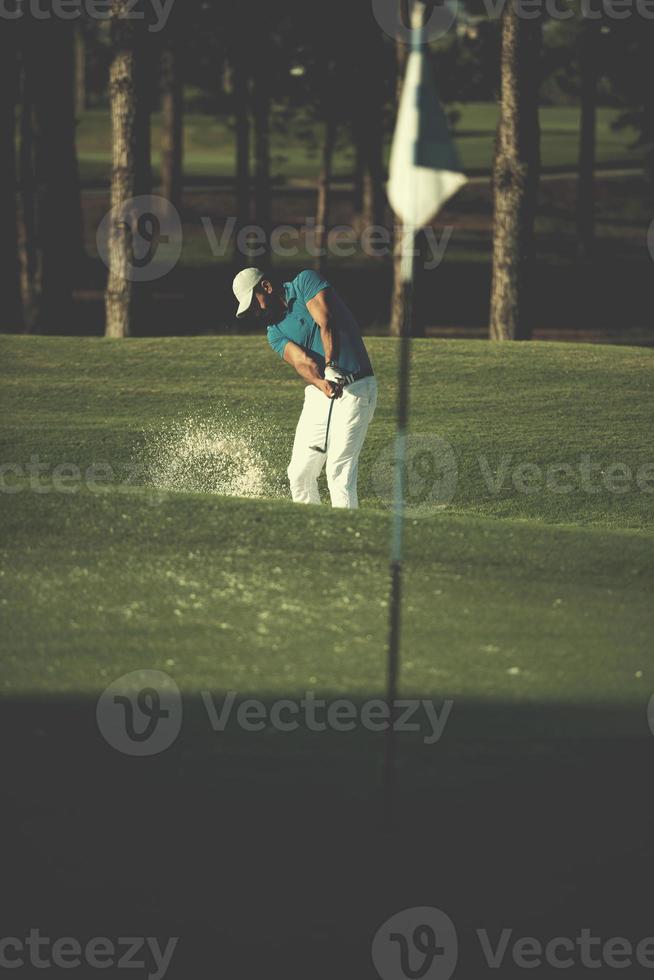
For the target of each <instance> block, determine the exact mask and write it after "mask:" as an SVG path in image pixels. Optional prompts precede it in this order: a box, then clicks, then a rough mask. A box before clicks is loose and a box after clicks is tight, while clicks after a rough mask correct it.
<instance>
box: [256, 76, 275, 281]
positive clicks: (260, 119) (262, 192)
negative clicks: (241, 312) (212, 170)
mask: <svg viewBox="0 0 654 980" xmlns="http://www.w3.org/2000/svg"><path fill="white" fill-rule="evenodd" d="M254 158H255V189H254V209H255V218H254V220H255V222H256V224H257V225H258V227H259V228H260V229H261V230H262V232H263V236H264V238H265V246H264V250H263V253H262V254H261V255H259V256H257V258H256V264H257V265H260V266H262V267H263V268H264V269H266V268H268V267H269V265H270V260H271V254H270V231H271V209H270V81H269V78H268V72H267V70H266V67H265V61H264V59H262V58H257V59H256V68H255V74H254Z"/></svg>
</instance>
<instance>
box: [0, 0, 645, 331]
mask: <svg viewBox="0 0 654 980" xmlns="http://www.w3.org/2000/svg"><path fill="white" fill-rule="evenodd" d="M394 2H395V0H389V3H388V5H387V6H388V7H389V9H391V8H393V5H394ZM431 6H433V4H427V5H426V7H425V10H424V16H425V17H426V18H427V19H428V18H429V10H430V7H431ZM110 7H111V9H110V16H108V17H105V18H102V19H94V18H92V17H90V16H89V15H88V12H84V13H83V15H82V16H80V17H78V18H71V19H68V20H63V19H61V18H58V17H57V16H55V13H54V11H53V14H52V16H50V17H46V16H43V15H41V16H40V17H38V18H37V17H35V16H34V15H33V13H30V10H29V8H28V7H27V6H26V7H25V12H24V15H23V16H20V17H17V18H15V19H9V18H8V17H6V16H5V17H2V18H0V72H1V77H0V154H1V155H2V163H3V174H4V175H5V176H4V180H3V182H2V188H3V194H2V201H3V204H2V222H1V223H0V227H1V231H0V251H1V253H2V268H3V282H4V290H3V295H4V297H5V302H4V304H3V316H2V323H1V327H2V329H9V330H23V331H26V332H43V333H65V332H67V325H68V324H69V322H70V320H71V315H72V306H73V293H74V291H75V289H77V288H79V287H80V284H83V283H85V282H86V281H87V279H88V277H89V275H90V276H91V278H93V277H94V276H95V278H96V279H97V276H98V272H97V271H94V272H92V273H91V272H89V269H91V268H93V269H96V270H97V266H98V262H97V260H96V259H95V258H94V257H93V256H89V255H86V254H85V248H84V213H83V212H84V208H83V203H82V202H83V199H84V198H83V192H82V189H81V186H80V176H79V167H78V162H77V153H76V129H77V121H78V120H79V117H80V114H81V113H83V112H84V111H85V109H86V108H88V107H89V106H101V105H104V106H107V107H108V108H109V110H110V115H111V126H112V130H111V132H112V137H111V138H112V155H113V159H112V165H111V172H108V173H107V174H106V184H109V185H110V187H111V205H112V208H113V209H114V212H115V213H119V212H120V209H121V207H123V206H124V204H125V202H127V201H129V200H130V199H132V198H134V197H138V196H140V195H148V194H150V193H151V192H153V191H154V192H156V193H157V194H159V195H161V196H162V197H164V198H166V199H167V200H168V201H170V202H171V204H172V205H173V207H174V208H176V209H177V210H178V211H180V212H182V214H183V212H184V194H183V192H184V184H185V180H184V157H183V139H184V112H185V107H186V106H185V97H184V93H185V91H188V90H192V91H193V92H194V100H195V108H196V109H201V110H202V111H204V112H206V113H210V114H213V115H217V116H221V117H223V118H229V119H230V120H231V123H232V126H231V138H232V139H233V143H234V146H235V149H236V164H235V170H234V174H233V185H232V186H233V191H234V207H235V211H234V216H235V218H236V222H237V228H242V227H245V226H246V225H248V224H250V223H254V224H256V225H258V226H259V227H260V228H261V229H263V231H264V233H265V236H266V241H265V251H264V254H263V256H261V255H259V256H257V258H256V262H257V264H264V265H267V264H274V261H275V256H274V255H272V254H271V252H270V246H269V233H270V231H271V230H272V228H273V223H274V213H273V199H274V195H273V184H272V174H273V165H272V161H271V136H272V135H273V132H272V128H273V127H276V129H277V130H279V129H280V128H281V129H282V131H283V129H284V126H287V127H288V126H290V125H291V124H292V123H291V120H292V119H293V118H295V117H294V115H293V113H294V111H295V110H297V109H298V108H299V107H302V108H303V109H304V110H305V111H306V113H308V118H309V119H310V120H311V122H312V126H311V134H310V136H308V138H310V139H314V140H315V139H317V140H318V144H319V145H318V146H317V147H316V151H317V153H318V156H319V160H320V166H319V173H318V176H317V179H316V181H315V219H316V224H317V226H318V228H319V229H320V230H319V233H318V243H319V244H324V242H325V241H326V236H327V232H328V230H329V227H330V222H331V221H332V214H333V210H334V207H333V204H334V201H333V190H334V186H335V184H334V175H333V163H334V155H335V153H336V150H337V148H338V146H339V145H342V144H343V142H344V141H345V142H346V143H347V145H348V146H349V147H351V150H352V159H353V168H352V175H351V186H352V188H353V189H352V206H353V209H354V214H355V224H356V226H357V227H359V228H361V229H363V228H370V227H372V226H378V225H380V226H384V225H386V226H388V225H389V222H390V223H391V224H392V216H390V215H389V212H388V207H387V203H386V196H385V186H384V185H385V180H386V173H385V163H384V159H385V158H384V147H385V145H386V143H387V141H388V138H389V135H390V133H391V132H392V129H393V125H394V121H395V111H396V106H397V99H398V92H399V88H400V86H401V80H402V75H403V70H404V63H405V58H406V46H405V45H404V44H402V43H399V42H397V40H396V39H395V38H393V37H392V36H389V34H388V33H387V32H386V31H384V30H382V29H381V27H380V25H379V23H378V22H377V20H376V19H375V14H374V10H373V5H372V4H371V3H349V2H345V0H333V2H332V3H330V4H329V5H317V4H315V5H314V4H307V3H302V2H299V0H267V2H264V0H256V2H252V3H248V4H235V5H227V4H224V3H219V2H217V0H216V2H207V3H203V2H200V0H184V4H183V5H182V4H181V3H179V2H178V3H176V4H175V3H173V4H172V5H171V6H170V7H169V8H167V9H166V11H165V19H164V17H163V15H162V12H161V10H160V9H159V8H158V6H157V7H156V8H155V6H154V5H153V4H151V3H147V2H145V0H139V3H138V4H137V5H136V7H135V8H133V9H134V11H135V12H136V13H139V14H142V15H143V18H142V19H132V17H129V18H127V17H126V16H125V14H126V12H127V11H128V10H132V4H131V3H130V4H128V3H127V2H126V0H112V2H111V5H110ZM21 9H22V8H21ZM80 9H81V10H82V11H84V10H85V8H84V5H83V4H81V3H80ZM601 9H602V8H599V7H598V11H601ZM39 10H40V11H41V14H43V11H47V4H45V3H42V4H41V5H40V8H39ZM397 12H398V17H400V18H404V19H405V20H406V18H407V17H408V16H410V13H411V4H409V3H406V2H403V0H397ZM483 14H484V10H483V8H482V7H481V5H479V9H477V7H476V6H475V5H469V6H468V8H467V9H465V10H462V11H461V12H460V16H459V21H458V22H457V25H455V26H454V27H453V28H452V29H451V30H450V31H449V32H448V33H447V34H446V35H445V36H444V37H443V38H441V39H439V40H438V41H436V42H435V43H433V44H432V46H431V55H432V59H433V63H434V69H435V73H436V76H437V80H438V85H439V89H440V92H441V96H442V99H443V101H444V102H446V103H447V104H455V103H462V102H465V101H466V100H473V99H474V100H484V101H491V100H497V101H498V102H499V104H500V123H499V130H498V136H497V146H496V156H495V164H494V168H493V193H494V241H493V276H492V289H491V299H490V309H489V319H488V322H489V329H490V334H491V336H493V337H494V338H497V339H507V338H520V337H526V336H529V333H530V327H531V322H532V314H531V310H530V308H529V296H530V295H531V285H530V284H531V277H532V275H533V267H534V260H535V248H534V220H535V216H536V211H537V206H538V187H539V161H540V152H539V145H540V140H539V131H538V105H539V103H540V104H542V103H543V102H548V101H549V102H552V101H559V102H562V103H567V104H576V105H580V106H581V109H582V116H581V118H582V125H581V130H580V144H579V178H578V180H579V190H578V194H577V229H578V253H579V260H580V261H583V262H586V263H588V262H592V260H593V252H594V237H595V222H594V214H595V184H594V179H595V166H594V164H595V155H594V149H595V139H596V118H597V116H596V110H597V107H598V106H599V105H610V106H617V107H620V108H621V114H622V122H623V123H624V124H625V125H626V124H629V125H632V126H635V127H636V130H637V132H638V133H639V139H640V142H641V143H642V146H643V147H644V148H645V160H646V164H647V166H648V168H649V170H650V172H651V171H654V84H652V83H653V82H654V77H653V72H654V40H653V39H654V25H653V24H652V22H651V21H648V20H644V19H643V18H640V17H637V16H635V15H634V16H632V17H630V18H629V19H622V20H616V19H609V18H607V16H606V14H600V17H599V19H598V20H593V19H589V18H587V17H586V18H584V17H581V16H576V17H573V18H572V19H571V20H567V21H564V22H563V21H556V22H555V21H549V20H545V19H544V18H543V17H540V16H539V17H538V18H536V19H524V18H521V17H519V16H518V15H517V13H516V10H515V7H514V6H513V5H512V4H508V3H507V4H506V5H505V7H504V11H503V14H502V16H501V17H500V18H495V19H488V18H487V17H485V16H482V15H483ZM157 18H159V19H157ZM273 108H274V109H275V111H273ZM154 111H158V112H161V119H162V128H163V133H162V153H161V175H160V182H158V183H157V186H154V185H153V176H152V166H151V159H152V147H151V140H150V132H151V127H150V120H151V115H152V113H153V112H154ZM455 115H456V114H454V116H453V119H454V118H455ZM114 225H115V227H112V231H111V235H110V242H109V247H108V262H107V264H108V266H109V269H108V275H107V276H106V284H105V287H104V288H105V310H106V320H105V327H106V332H107V333H108V334H109V335H112V336H126V335H128V334H130V333H134V332H139V321H140V320H142V319H143V318H144V317H145V316H146V315H147V313H146V311H147V310H148V303H149V300H150V296H151V292H152V287H151V284H149V283H147V282H139V281H132V280H131V279H130V278H129V277H128V276H126V275H125V270H126V268H127V267H128V265H129V261H130V255H131V252H130V249H131V248H132V244H133V241H132V240H133V235H134V228H132V227H130V222H129V221H123V222H114ZM396 231H397V229H396ZM249 261H252V260H251V259H250V258H249V256H248V255H242V254H238V253H237V254H235V255H234V256H233V268H237V267H240V266H242V265H243V264H245V263H247V262H249ZM316 265H317V266H318V268H320V269H321V270H322V271H323V272H325V271H327V270H328V265H329V258H328V257H324V256H323V257H320V258H318V259H316ZM392 269H393V265H392V264H391V265H389V267H388V277H389V280H390V283H389V288H388V290H387V295H388V303H389V306H388V315H387V319H386V322H389V323H390V329H391V331H392V332H397V331H398V330H399V329H400V319H399V315H398V314H399V309H398V304H397V302H392V297H393V295H394V293H393V288H392V279H393V271H392ZM395 295H397V292H396V293H395ZM421 325H424V324H423V323H422V321H421V318H420V317H418V324H417V329H418V331H419V330H420V329H421Z"/></svg>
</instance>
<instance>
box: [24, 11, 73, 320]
mask: <svg viewBox="0 0 654 980" xmlns="http://www.w3.org/2000/svg"><path fill="white" fill-rule="evenodd" d="M33 34H34V38H33V40H34V43H35V47H36V59H37V60H36V61H35V63H34V66H33V67H34V71H35V72H38V81H37V83H36V85H35V87H34V92H35V108H36V123H37V178H38V184H39V197H40V202H39V242H40V246H41V250H42V275H43V286H42V295H41V310H40V313H39V329H40V330H41V331H43V332H47V333H52V332H60V331H62V330H65V329H67V327H68V324H69V321H70V317H71V314H72V298H73V286H74V281H75V273H76V271H77V269H78V268H79V265H80V263H81V260H82V257H83V254H84V247H83V236H82V228H83V223H82V207H81V200H80V185H79V167H78V163H77V151H76V145H75V140H76V120H75V86H74V77H75V60H74V41H75V31H74V27H73V25H72V24H71V23H70V22H67V21H58V20H55V19H53V20H51V21H46V22H44V23H42V24H35V25H34V32H33Z"/></svg>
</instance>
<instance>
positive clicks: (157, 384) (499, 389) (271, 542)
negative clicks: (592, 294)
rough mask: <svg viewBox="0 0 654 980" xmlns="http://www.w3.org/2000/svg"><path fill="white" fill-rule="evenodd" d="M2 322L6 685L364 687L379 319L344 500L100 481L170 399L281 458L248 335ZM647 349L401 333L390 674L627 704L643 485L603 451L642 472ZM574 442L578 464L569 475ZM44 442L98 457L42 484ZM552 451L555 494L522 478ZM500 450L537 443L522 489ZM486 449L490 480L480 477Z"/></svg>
mask: <svg viewBox="0 0 654 980" xmlns="http://www.w3.org/2000/svg"><path fill="white" fill-rule="evenodd" d="M2 346H3V348H4V351H3V353H4V357H3V365H4V367H3V374H4V384H3V391H4V397H5V399H6V410H5V412H4V416H5V418H6V419H7V420H8V421H7V423H6V424H5V430H4V434H3V446H2V458H3V460H5V461H11V462H17V463H19V464H21V465H22V466H23V467H24V466H25V464H26V463H28V461H29V459H30V457H31V456H32V455H36V456H38V458H39V461H40V462H41V463H45V464H47V466H46V467H45V468H44V474H45V475H44V476H43V477H42V481H43V485H44V486H43V488H42V489H46V490H48V489H49V491H50V492H45V493H44V492H40V493H36V492H32V491H30V490H29V488H28V481H27V479H26V478H24V479H22V480H21V481H17V480H16V477H15V476H14V475H13V474H12V475H9V476H7V477H6V479H7V482H8V485H9V486H10V487H11V486H15V488H16V492H13V493H9V494H7V495H6V496H5V498H4V501H3V502H4V514H5V517H4V522H5V526H6V530H7V531H8V532H9V534H8V541H7V547H6V548H5V550H4V557H5V559H6V569H5V574H4V577H3V583H4V587H3V591H4V596H5V600H4V605H3V612H4V613H7V614H9V615H10V616H11V622H12V623H13V624H14V625H13V630H12V635H13V640H12V643H11V648H12V649H11V652H10V654H9V656H8V657H7V658H6V659H5V662H4V670H3V673H4V678H3V682H2V683H3V688H4V690H5V691H6V692H12V691H13V692H16V691H23V692H25V691H29V690H35V689H38V690H41V691H51V692H52V691H59V692H74V691H93V690H96V689H98V688H101V687H102V686H103V682H104V679H105V678H107V677H113V676H116V675H118V674H120V673H122V672H125V671H127V670H129V669H130V665H133V664H134V663H135V662H137V661H138V664H139V666H146V667H159V668H162V669H170V671H171V673H173V674H174V675H175V676H176V677H178V679H179V681H180V683H181V684H182V685H183V687H184V688H185V689H187V690H189V691H197V690H198V689H202V688H205V687H209V688H214V689H217V690H225V689H228V688H230V687H236V688H238V689H239V690H241V691H252V690H259V691H264V692H266V693H267V694H269V693H273V692H283V691H288V690H293V691H303V690H305V689H307V688H312V687H316V688H319V689H322V690H331V691H338V690H347V691H349V692H351V693H352V694H357V695H358V694H363V693H364V692H366V691H371V690H373V691H376V692H379V691H381V690H382V689H383V684H384V644H385V629H386V615H387V609H386V599H387V573H386V564H385V563H386V553H387V540H388V530H389V527H388V524H389V521H388V508H387V506H385V503H387V501H385V500H384V499H383V498H380V496H379V494H380V490H381V491H385V490H386V489H387V487H388V479H387V478H388V475H389V473H390V460H391V459H392V452H390V451H389V447H390V449H392V434H393V410H394V404H395V394H396V392H395V379H394V373H393V372H394V351H395V348H394V345H393V342H392V341H389V340H374V341H372V343H371V350H372V355H373V358H374V361H375V364H376V368H377V372H378V375H379V379H380V391H381V398H380V407H379V412H378V416H377V419H376V420H375V423H374V426H373V429H372V431H371V434H370V438H369V441H368V443H367V446H366V451H365V458H364V465H363V472H362V481H361V482H362V489H363V494H362V497H363V509H362V510H361V511H360V512H359V513H357V514H347V513H333V512H331V510H329V509H327V508H325V509H324V510H319V509H316V508H308V509H304V508H301V509H300V508H297V507H293V506H292V505H291V504H289V503H287V502H284V501H283V500H262V501H256V500H251V501H243V500H238V499H226V498H224V497H217V496H215V495H212V494H206V493H205V494H187V493H186V494H175V493H168V492H166V493H159V492H156V491H154V490H153V489H152V488H149V489H148V488H147V487H143V486H141V487H139V486H133V485H132V484H131V483H129V484H127V485H123V484H124V481H125V479H126V477H127V474H128V472H129V471H130V464H131V461H133V460H137V461H138V460H139V459H140V454H142V453H143V452H144V447H146V448H147V445H148V438H149V436H148V433H151V432H155V433H156V432H158V431H159V430H160V429H161V428H162V427H163V426H165V425H166V424H167V423H168V421H170V420H174V419H175V418H177V417H189V416H190V417H192V418H193V419H194V420H195V422H194V423H193V424H196V423H197V424H200V423H202V422H204V421H206V420H207V419H209V420H213V422H215V425H216V427H218V428H219V427H220V424H221V418H222V417H223V416H224V415H225V414H227V415H229V416H230V417H231V418H232V419H234V418H235V419H236V424H237V425H238V424H239V423H238V420H239V419H243V423H242V424H243V426H244V427H245V428H248V427H250V429H251V431H253V432H254V436H255V438H256V439H257V440H258V443H259V446H260V449H261V451H262V453H264V455H265V457H266V459H269V460H270V466H271V469H272V471H273V472H274V479H275V480H279V481H280V482H281V480H282V478H283V469H284V466H285V464H286V461H287V457H288V454H289V451H290V445H291V442H292V435H293V428H294V424H295V421H296V416H297V413H298V410H299V404H300V400H301V393H302V387H301V384H300V383H298V382H297V381H296V380H295V379H294V378H293V376H292V374H291V372H290V370H289V369H287V368H286V366H284V365H281V364H279V363H278V362H277V361H276V360H275V359H274V357H273V356H272V355H271V353H270V352H269V351H268V349H267V346H266V345H265V343H264V342H263V341H261V340H258V339H256V338H251V339H246V340H244V339H241V338H238V339H236V338H220V339H211V340H203V339H201V340H154V341H145V340H139V341H126V342H106V341H93V340H70V339H44V338H43V339H35V338H5V339H4V340H3V344H2ZM244 347H245V348H246V350H245V353H244ZM653 360H654V355H652V353H651V352H649V351H641V350H635V349H634V350H632V349H614V348H601V347H593V348H589V347H587V346H584V347H574V346H572V345H543V344H541V345H535V344H534V345H531V344H524V345H516V346H513V345H507V346H504V347H495V346H491V345H489V344H484V343H474V342H470V343H463V342H456V341H455V342H448V341H422V342H418V343H416V345H415V352H414V364H413V397H412V431H413V432H414V433H415V434H416V437H419V439H420V440H421V441H419V442H418V444H417V449H416V450H415V451H414V452H413V455H412V451H411V445H412V444H410V464H411V467H412V468H411V469H410V471H409V488H410V490H411V494H412V496H411V499H412V502H413V503H412V507H411V509H410V516H409V518H408V519H407V532H408V533H407V555H408V563H407V583H408V584H407V589H408V591H407V603H406V619H405V627H404V628H405V636H404V648H405V661H404V666H403V675H402V676H403V685H404V689H405V690H407V691H408V690H411V691H413V692H416V693H417V692H423V693H429V694H440V695H443V696H445V695H448V696H453V697H464V698H471V699H474V698H480V699H488V698H491V699H492V698H496V699H500V700H509V701H516V700H517V701H520V700H525V701H530V700H531V701H537V700H538V699H541V700H545V701H558V702H566V703H573V702H575V701H589V702H601V701H602V700H607V699H608V700H611V701H615V702H621V703H633V704H635V705H638V708H639V711H640V709H641V708H642V698H643V691H644V687H645V685H646V683H647V675H648V670H647V665H646V659H647V655H646V651H647V644H648V629H649V628H651V611H650V605H651V603H650V601H649V593H650V590H651V582H652V559H651V544H652V534H651V530H652V523H651V521H652V499H653V495H652V493H651V492H645V490H643V489H640V488H639V487H638V485H637V483H636V480H635V477H634V478H633V479H632V480H631V482H630V484H629V487H628V489H627V492H612V491H610V490H609V489H607V486H606V481H605V478H606V474H607V472H608V468H609V467H610V465H611V464H613V463H621V464H624V465H625V466H627V467H629V471H630V472H631V473H632V474H636V473H641V476H642V473H647V472H649V471H645V470H644V469H643V467H644V466H645V464H646V463H648V462H649V455H648V453H649V448H648V439H647V434H648V432H649V431H651V414H652V407H651V406H652V402H651V397H648V393H649V392H650V390H651V384H652V374H651V367H652V362H653ZM252 418H255V419H260V420H261V429H260V431H259V432H257V429H256V426H254V424H253V423H252V422H251V421H248V420H251V419H252ZM439 439H444V440H447V444H448V447H449V448H447V449H446V451H445V462H447V460H448V459H450V460H451V459H452V458H454V460H455V464H456V470H457V473H458V479H457V482H456V486H455V488H454V491H453V496H452V500H451V502H450V503H449V505H447V506H444V505H443V503H442V500H441V498H440V497H439V496H438V494H436V495H435V496H433V495H432V491H433V486H432V483H433V482H434V480H435V486H436V488H438V487H439V486H442V484H441V482H440V481H441V480H442V479H443V473H444V472H445V474H446V475H447V473H448V472H449V471H447V470H443V465H442V464H443V458H442V455H443V451H442V443H440V442H438V441H437V440H439ZM425 447H426V450H427V452H426V461H427V464H428V471H427V473H426V475H425V470H424V464H425ZM583 457H588V458H589V459H590V461H591V462H592V464H593V466H594V467H596V469H593V471H592V474H591V475H592V482H591V484H590V490H589V489H584V488H583V486H582V483H581V479H582V478H581V475H580V473H581V463H580V460H581V459H582V458H583ZM507 460H510V462H509V463H507ZM62 462H65V463H74V464H76V465H77V466H79V467H80V470H81V471H82V472H84V471H85V470H86V468H87V467H88V466H90V465H92V464H97V463H98V462H108V463H109V464H110V465H111V467H112V469H113V472H114V474H115V480H114V482H112V483H109V484H107V485H106V486H104V485H103V486H102V487H100V488H96V489H95V492H91V490H90V489H89V488H88V487H85V486H81V487H76V486H75V487H74V486H73V484H68V490H69V491H71V492H68V493H56V492H54V491H53V490H52V485H51V474H52V468H53V467H54V466H55V465H56V464H58V463H62ZM553 463H557V464H559V463H565V464H567V465H568V466H569V467H570V468H571V469H570V470H569V472H568V474H567V475H568V478H569V483H570V486H571V487H572V489H571V491H570V492H566V493H556V492H553V490H552V489H551V488H550V489H548V488H547V486H545V485H543V484H542V481H543V480H544V476H542V478H541V477H539V474H545V472H546V470H547V467H548V466H550V465H551V464H553ZM523 464H530V465H531V466H532V467H538V469H537V470H533V469H532V470H530V471H527V476H528V477H529V479H528V481H527V484H526V485H527V486H528V489H530V492H522V491H521V490H519V489H517V488H516V485H515V479H516V477H515V474H516V472H517V471H516V470H515V466H517V465H523ZM197 466H198V467H201V466H202V460H200V459H199V460H198V461H197ZM502 467H504V476H505V480H504V486H503V488H502V489H501V491H497V489H493V488H490V489H489V486H488V483H487V481H488V480H489V479H491V477H492V478H493V479H495V480H497V479H498V477H497V474H498V473H501V471H502ZM626 472H627V471H624V470H620V474H622V477H623V479H622V480H621V481H620V480H618V481H617V483H618V484H619V485H620V486H621V488H622V484H625V483H626V482H627V481H625V479H624V474H625V473H626ZM523 475H524V474H523ZM614 475H615V474H614ZM139 480H140V481H141V482H142V481H143V477H142V475H141V476H140V477H139ZM575 481H576V484H575ZM519 483H520V481H519V480H518V484H519ZM537 484H538V488H537V489H536V490H535V491H533V486H536V485H537ZM651 484H652V480H651V473H650V480H649V483H648V484H647V483H645V482H643V484H642V485H643V487H645V489H647V487H650V488H651ZM99 491H101V492H99ZM591 491H592V492H591ZM491 517H494V518H498V517H499V518H502V520H501V521H499V522H498V521H490V520H488V518H491ZM553 525H567V526H566V527H561V526H553ZM585 525H588V526H585ZM638 529H640V533H639V532H638ZM317 597H319V598H317ZM309 638H310V639H309ZM217 647H218V649H219V651H220V652H218V653H217ZM88 651H97V653H94V654H91V655H88ZM100 651H101V653H100ZM641 723H642V713H641V715H639V720H638V724H641Z"/></svg>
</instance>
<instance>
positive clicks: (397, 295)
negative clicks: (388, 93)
mask: <svg viewBox="0 0 654 980" xmlns="http://www.w3.org/2000/svg"><path fill="white" fill-rule="evenodd" d="M403 16H404V17H406V18H407V21H408V13H407V12H406V10H404V11H403ZM407 59H408V50H407V46H406V44H404V43H403V42H402V41H396V43H395V65H396V71H397V74H396V82H395V98H396V101H397V105H398V107H399V105H400V98H401V96H402V86H403V84H404V73H405V71H406V63H407ZM403 238H404V226H403V224H402V220H401V218H398V217H397V216H396V217H395V226H394V234H393V292H392V295H391V322H390V334H391V336H393V337H401V336H402V328H403V324H404V283H403V281H402V242H403Z"/></svg>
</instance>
